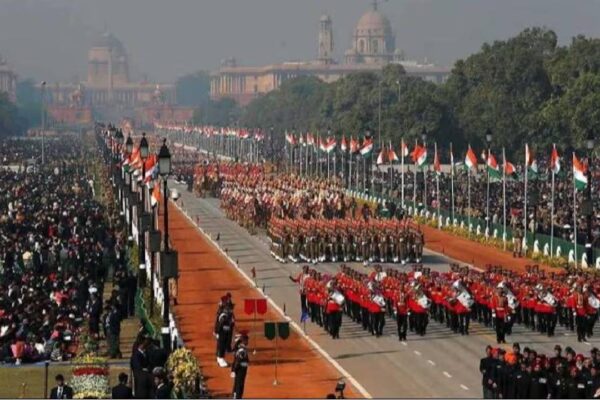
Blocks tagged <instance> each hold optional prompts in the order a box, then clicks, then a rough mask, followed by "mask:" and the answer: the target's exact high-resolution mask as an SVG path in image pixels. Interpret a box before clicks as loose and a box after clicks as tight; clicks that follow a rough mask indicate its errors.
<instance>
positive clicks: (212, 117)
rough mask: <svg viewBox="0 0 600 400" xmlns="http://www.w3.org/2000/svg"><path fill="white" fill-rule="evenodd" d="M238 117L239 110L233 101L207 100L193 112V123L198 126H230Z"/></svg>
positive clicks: (227, 99)
mask: <svg viewBox="0 0 600 400" xmlns="http://www.w3.org/2000/svg"><path fill="white" fill-rule="evenodd" d="M239 117H240V108H239V106H238V105H237V103H236V102H235V100H233V99H230V98H224V99H220V100H216V101H212V100H209V101H208V102H207V103H205V104H204V105H202V106H200V107H198V108H197V109H196V110H194V123H195V124H198V125H215V126H232V125H234V124H236V123H237V122H238V120H239Z"/></svg>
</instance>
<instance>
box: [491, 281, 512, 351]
mask: <svg viewBox="0 0 600 400" xmlns="http://www.w3.org/2000/svg"><path fill="white" fill-rule="evenodd" d="M490 308H491V309H492V318H493V319H494V323H495V326H496V342H497V343H498V344H500V343H506V339H505V336H506V331H505V324H506V318H507V317H508V300H507V298H506V296H505V295H504V293H503V291H502V289H501V288H498V289H497V291H496V295H495V296H494V297H493V298H492V301H491V304H490Z"/></svg>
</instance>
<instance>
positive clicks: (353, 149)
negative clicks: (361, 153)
mask: <svg viewBox="0 0 600 400" xmlns="http://www.w3.org/2000/svg"><path fill="white" fill-rule="evenodd" d="M359 148H360V146H359V145H358V139H354V138H353V137H352V136H351V137H350V153H351V154H356V153H358V150H359Z"/></svg>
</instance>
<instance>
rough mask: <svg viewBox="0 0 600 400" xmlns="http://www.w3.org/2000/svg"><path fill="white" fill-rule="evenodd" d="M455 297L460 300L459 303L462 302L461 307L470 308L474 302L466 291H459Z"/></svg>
mask: <svg viewBox="0 0 600 400" xmlns="http://www.w3.org/2000/svg"><path fill="white" fill-rule="evenodd" d="M456 298H457V299H458V301H460V304H462V305H463V307H465V308H468V309H471V307H473V304H475V300H473V297H472V296H471V295H470V294H469V292H467V291H463V292H461V293H460V294H459V295H458V296H456Z"/></svg>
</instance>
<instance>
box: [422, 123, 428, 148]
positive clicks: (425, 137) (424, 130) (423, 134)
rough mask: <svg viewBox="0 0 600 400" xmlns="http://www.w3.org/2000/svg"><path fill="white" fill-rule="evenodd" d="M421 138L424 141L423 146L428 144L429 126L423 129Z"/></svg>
mask: <svg viewBox="0 0 600 400" xmlns="http://www.w3.org/2000/svg"><path fill="white" fill-rule="evenodd" d="M421 140H422V141H423V146H427V144H426V143H425V142H426V141H427V128H425V127H423V129H422V130H421Z"/></svg>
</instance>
